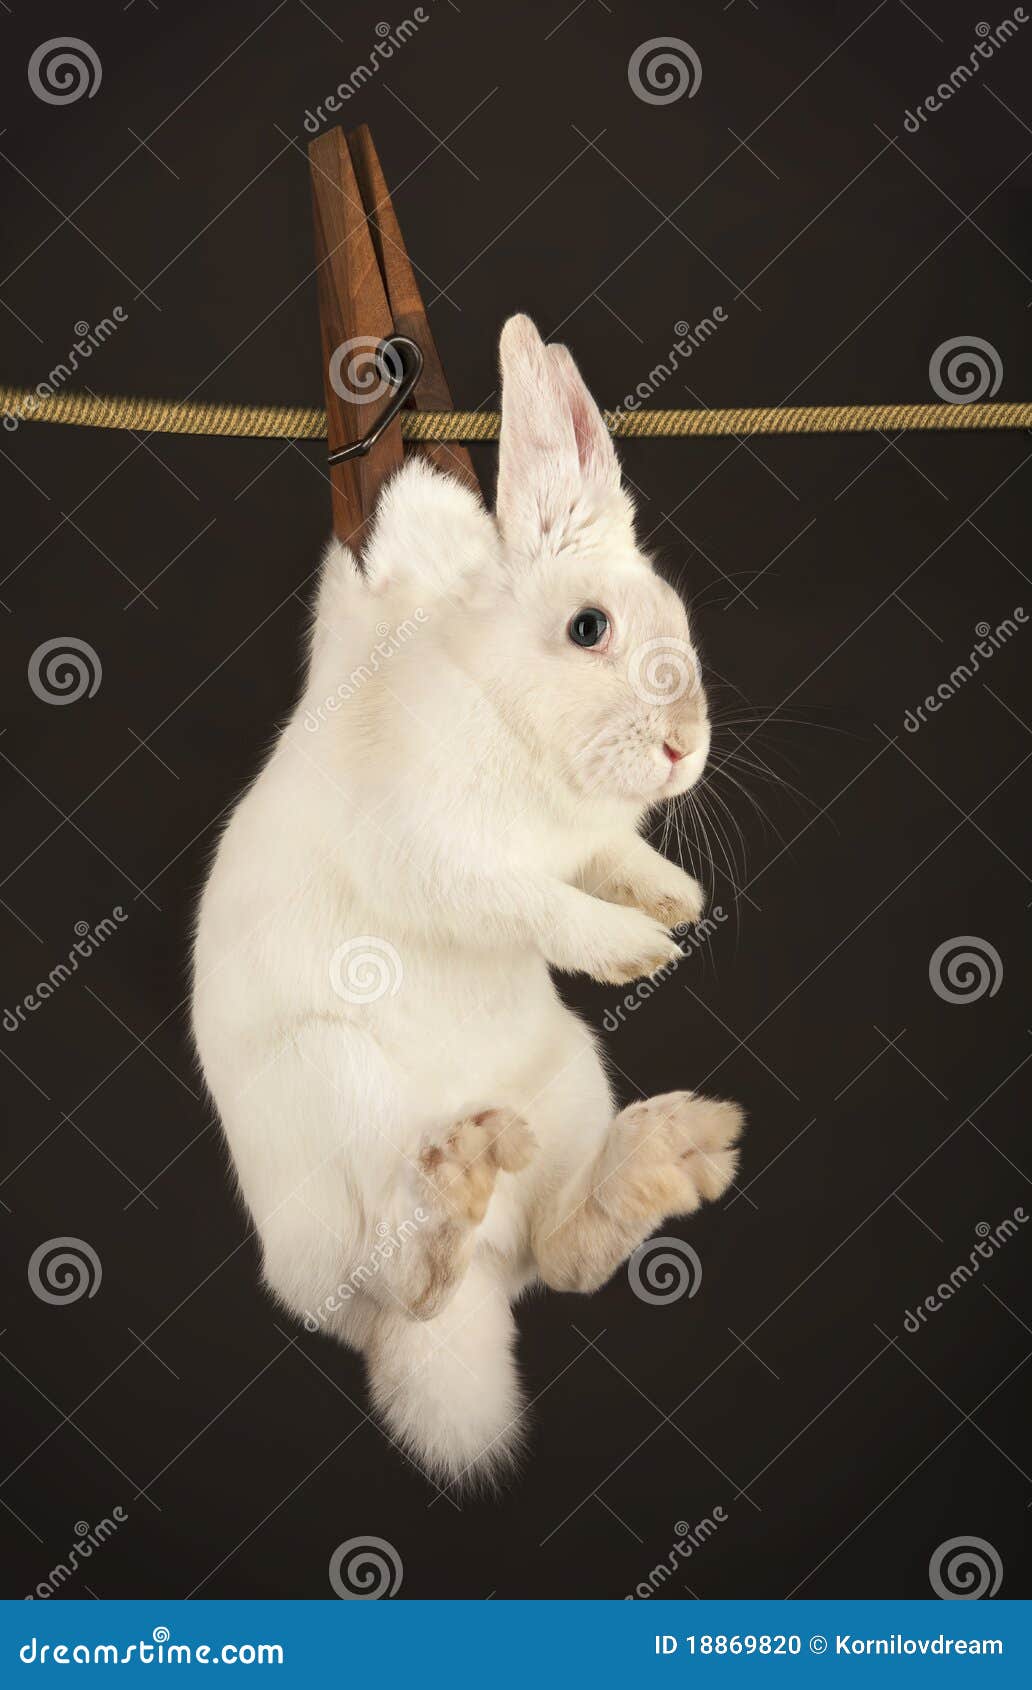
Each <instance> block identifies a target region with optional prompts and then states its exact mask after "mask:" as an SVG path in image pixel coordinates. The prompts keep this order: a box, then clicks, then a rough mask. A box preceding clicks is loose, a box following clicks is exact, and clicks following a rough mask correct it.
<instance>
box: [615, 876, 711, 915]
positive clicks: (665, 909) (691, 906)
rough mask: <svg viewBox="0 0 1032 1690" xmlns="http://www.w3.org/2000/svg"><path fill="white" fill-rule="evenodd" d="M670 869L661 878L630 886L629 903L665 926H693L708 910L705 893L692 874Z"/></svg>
mask: <svg viewBox="0 0 1032 1690" xmlns="http://www.w3.org/2000/svg"><path fill="white" fill-rule="evenodd" d="M668 870H669V872H668V873H666V874H664V875H663V877H662V879H657V880H655V881H652V882H647V883H646V884H645V885H643V886H641V887H635V886H632V887H630V888H629V891H630V894H631V896H630V898H629V900H628V901H629V902H633V903H635V904H637V906H638V908H639V909H641V910H644V911H645V913H646V915H651V916H653V917H654V919H655V920H656V921H661V922H662V923H663V926H664V927H691V926H693V925H694V924H695V922H697V921H698V919H699V917H700V916H701V915H702V912H703V910H704V909H705V907H706V894H705V892H704V891H703V889H702V887H701V886H700V885H699V882H698V881H697V880H695V879H693V877H692V876H691V875H690V874H685V873H684V871H683V870H682V869H679V868H675V867H674V865H673V864H672V863H670V864H669V865H668Z"/></svg>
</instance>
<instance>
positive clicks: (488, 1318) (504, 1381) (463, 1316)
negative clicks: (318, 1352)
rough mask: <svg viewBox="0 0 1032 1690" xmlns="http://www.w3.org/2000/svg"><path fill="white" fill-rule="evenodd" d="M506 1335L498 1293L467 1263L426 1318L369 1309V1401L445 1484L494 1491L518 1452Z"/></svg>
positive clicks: (509, 1327)
mask: <svg viewBox="0 0 1032 1690" xmlns="http://www.w3.org/2000/svg"><path fill="white" fill-rule="evenodd" d="M515 1337H516V1325H515V1322H514V1320H513V1318H512V1313H511V1311H510V1308H509V1302H508V1298H507V1297H506V1295H505V1292H504V1290H503V1289H502V1287H501V1286H500V1285H499V1284H498V1282H497V1280H496V1279H495V1278H493V1277H492V1275H491V1274H489V1273H488V1272H487V1271H486V1270H485V1269H484V1268H482V1267H480V1266H479V1265H478V1264H477V1263H473V1264H472V1265H471V1266H470V1268H469V1270H468V1272H467V1273H466V1276H465V1278H464V1279H463V1280H462V1283H461V1284H460V1286H459V1288H458V1290H457V1291H456V1293H455V1295H454V1297H453V1298H452V1299H451V1301H450V1302H449V1303H448V1305H447V1307H446V1308H445V1309H444V1310H443V1311H442V1312H441V1313H440V1314H439V1315H436V1316H435V1317H434V1319H433V1320H427V1321H419V1320H413V1319H412V1318H411V1316H410V1315H407V1314H405V1313H403V1312H402V1310H401V1309H398V1310H393V1309H384V1308H381V1309H379V1310H378V1312H377V1315H376V1318H375V1323H374V1325H373V1329H372V1332H371V1334H370V1336H369V1338H368V1340H367V1342H366V1346H365V1355H366V1364H367V1367H368V1371H369V1386H370V1391H371V1394H372V1398H373V1402H374V1403H375V1405H376V1408H377V1410H378V1411H379V1413H380V1415H381V1417H382V1418H383V1420H384V1421H385V1423H386V1425H387V1428H388V1430H389V1431H390V1433H391V1435H392V1436H393V1437H395V1438H396V1439H397V1440H398V1442H399V1443H400V1444H401V1445H402V1446H403V1448H404V1449H405V1450H406V1451H407V1452H408V1453H409V1455H411V1456H412V1458H413V1460H414V1461H415V1462H416V1463H417V1465H418V1466H420V1467H421V1468H423V1469H424V1471H426V1472H428V1473H429V1474H430V1475H431V1476H432V1477H433V1478H434V1479H436V1480H438V1481H440V1482H441V1483H442V1484H443V1485H445V1486H449V1485H450V1486H454V1487H455V1489H456V1490H468V1489H470V1488H477V1487H482V1486H484V1485H487V1486H492V1485H495V1484H497V1483H498V1481H499V1480H500V1479H501V1478H503V1477H504V1475H505V1473H506V1472H507V1471H508V1470H509V1469H510V1468H511V1467H512V1466H513V1465H514V1463H515V1461H516V1458H517V1457H518V1455H519V1451H520V1446H521V1443H522V1427H521V1417H520V1407H521V1401H522V1393H521V1391H520V1385H519V1379H518V1376H517V1371H516V1361H515V1357H514V1354H513V1350H514V1344H515Z"/></svg>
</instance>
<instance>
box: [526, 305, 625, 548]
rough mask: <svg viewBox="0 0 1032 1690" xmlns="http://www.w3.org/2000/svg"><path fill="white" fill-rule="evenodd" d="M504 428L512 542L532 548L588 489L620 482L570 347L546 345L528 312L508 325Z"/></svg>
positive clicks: (561, 526) (608, 442)
mask: <svg viewBox="0 0 1032 1690" xmlns="http://www.w3.org/2000/svg"><path fill="white" fill-rule="evenodd" d="M501 364H502V428H501V437H500V440H499V447H498V492H497V500H496V508H497V516H498V524H499V527H500V528H501V530H502V533H503V535H504V536H505V539H506V541H507V542H508V544H509V545H510V546H512V547H515V548H516V549H517V550H519V551H523V552H530V553H533V552H535V551H537V550H538V549H539V548H540V545H541V543H542V541H543V540H545V539H546V537H547V536H548V535H549V534H553V535H554V534H555V531H556V530H557V529H565V528H566V526H567V522H568V519H569V516H570V513H571V511H572V509H573V507H574V506H575V505H576V504H577V502H578V499H579V497H580V495H581V494H582V493H583V492H584V491H585V490H586V489H587V488H589V487H596V488H598V489H600V490H604V489H611V488H616V487H618V486H619V484H620V470H619V466H618V464H617V461H616V453H615V452H614V450H613V443H612V441H611V440H610V438H609V433H608V430H607V429H606V426H605V423H604V422H603V421H602V417H601V414H600V412H599V409H598V406H597V405H596V404H595V401H594V400H593V399H592V397H591V395H590V393H589V392H588V390H587V388H586V387H585V385H584V383H583V381H582V380H581V378H580V375H579V374H578V371H577V367H576V365H575V364H574V362H573V359H572V358H571V357H570V354H569V353H568V352H567V350H566V348H565V347H564V346H547V347H546V346H545V344H544V342H543V341H542V339H541V336H540V335H539V334H538V332H537V329H536V328H535V327H534V324H533V323H532V322H531V320H530V318H529V317H510V318H509V321H508V322H507V323H506V325H505V327H504V328H503V330H502V340H501Z"/></svg>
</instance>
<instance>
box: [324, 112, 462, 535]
mask: <svg viewBox="0 0 1032 1690" xmlns="http://www.w3.org/2000/svg"><path fill="white" fill-rule="evenodd" d="M308 157H309V164H310V168H311V176H312V198H313V212H314V218H315V252H316V259H317V261H318V285H319V319H320V324H321V329H322V359H323V383H324V387H325V391H326V414H327V435H328V439H327V444H328V448H329V461H330V468H329V476H330V481H331V484H332V488H333V493H332V499H333V528H334V532H335V534H336V535H337V537H338V539H340V540H342V541H344V543H345V544H347V545H349V546H350V547H351V548H352V550H354V551H355V552H356V554H357V553H358V552H359V551H360V550H361V547H362V542H363V539H364V538H365V534H366V529H367V525H368V523H369V520H370V518H371V516H372V513H373V507H374V505H375V503H376V498H377V494H378V493H379V491H380V488H381V486H382V485H383V482H384V481H385V480H386V478H387V476H389V475H390V474H391V472H392V471H393V470H396V469H397V468H398V467H399V466H400V464H401V462H402V454H403V450H404V449H403V446H402V440H401V424H400V422H399V421H398V420H397V410H398V409H399V408H400V406H399V399H400V401H401V404H402V405H410V406H412V407H414V408H415V409H416V410H421V411H450V410H452V409H453V405H452V397H451V393H450V392H449V389H448V384H447V382H446V380H445V376H444V370H443V368H442V366H441V360H440V357H439V356H438V352H437V347H436V346H435V344H434V339H433V335H432V334H431V332H430V325H429V323H428V321H427V316H426V310H425V308H424V306H423V300H422V295H421V294H420V291H419V284H418V282H417V281H416V277H415V272H414V270H413V268H412V264H411V261H410V259H409V256H408V254H407V252H406V251H405V243H404V240H403V239H402V234H401V229H400V227H399V225H398V219H397V216H396V215H395V211H394V207H393V205H392V204H391V198H390V194H389V193H388V191H387V184H386V182H385V180H384V175H383V170H382V169H381V166H380V160H379V158H378V157H377V154H376V148H375V147H374V145H373V138H372V136H371V134H370V133H369V130H368V128H367V127H366V126H365V124H363V125H362V127H361V128H360V129H355V130H353V131H352V132H351V133H350V134H349V135H347V136H345V134H344V131H343V130H342V129H341V128H339V127H337V128H335V129H330V130H327V131H326V132H325V133H324V134H322V135H320V136H318V138H317V139H316V140H314V141H312V142H310V143H309V147H308ZM398 337H401V338H400V339H399V338H398ZM385 343H386V344H385ZM388 417H390V418H391V419H392V420H390V421H388V422H386V426H384V421H385V419H386V418H388ZM366 443H368V448H367V449H365V448H366ZM356 449H357V450H356ZM411 449H412V450H414V451H418V452H422V453H423V454H425V456H426V457H428V458H429V459H430V460H431V461H432V462H433V463H434V464H435V465H436V466H437V467H438V468H439V469H442V470H446V471H449V472H450V473H452V474H454V475H457V476H458V477H459V478H460V479H461V480H463V481H466V482H467V483H468V484H469V485H470V486H471V487H474V488H476V487H477V478H476V474H475V472H474V469H473V464H472V461H471V459H470V456H469V453H468V452H467V450H466V448H465V447H464V446H451V445H446V444H444V443H430V442H427V443H425V444H421V445H418V446H414V447H413V448H411ZM341 454H347V455H345V456H341Z"/></svg>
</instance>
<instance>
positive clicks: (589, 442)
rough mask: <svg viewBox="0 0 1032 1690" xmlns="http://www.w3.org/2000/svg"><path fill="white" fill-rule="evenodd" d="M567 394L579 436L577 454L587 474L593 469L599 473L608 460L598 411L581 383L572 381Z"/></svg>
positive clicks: (575, 428)
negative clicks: (603, 448) (601, 439)
mask: <svg viewBox="0 0 1032 1690" xmlns="http://www.w3.org/2000/svg"><path fill="white" fill-rule="evenodd" d="M566 396H567V400H568V402H569V406H570V416H571V418H572V420H573V432H574V434H575V435H576V437H577V456H578V458H579V459H580V466H581V469H582V470H583V471H584V472H585V474H586V475H590V474H591V473H592V471H595V472H596V473H598V472H600V471H601V470H602V469H603V468H604V467H605V461H606V460H605V454H604V450H600V445H601V442H600V441H599V438H598V413H597V411H596V409H595V406H594V404H593V402H592V400H591V399H590V397H589V395H588V394H587V392H586V391H585V390H584V389H583V388H581V387H580V385H579V383H578V384H577V385H576V386H574V385H573V384H572V383H571V384H570V385H569V386H568V388H567V395H566Z"/></svg>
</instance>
